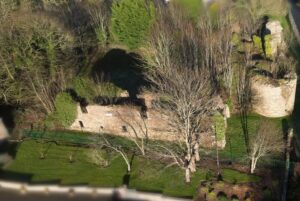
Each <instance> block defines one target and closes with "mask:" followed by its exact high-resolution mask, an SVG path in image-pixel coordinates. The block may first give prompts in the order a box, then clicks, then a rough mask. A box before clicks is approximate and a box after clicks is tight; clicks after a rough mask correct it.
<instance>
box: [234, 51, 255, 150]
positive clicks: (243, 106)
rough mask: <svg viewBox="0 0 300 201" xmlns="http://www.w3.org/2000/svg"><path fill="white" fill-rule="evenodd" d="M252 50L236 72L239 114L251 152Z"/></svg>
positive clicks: (242, 60) (247, 145)
mask: <svg viewBox="0 0 300 201" xmlns="http://www.w3.org/2000/svg"><path fill="white" fill-rule="evenodd" d="M251 64H252V63H251V53H250V50H247V49H246V51H245V54H244V55H243V58H242V59H241V63H240V64H239V65H238V69H237V74H236V76H235V77H236V83H237V84H236V95H237V105H238V111H239V116H240V120H241V125H242V130H243V135H244V140H245V145H246V149H247V153H248V154H249V152H250V150H249V146H250V145H249V133H248V113H249V110H250V104H251V87H250V67H251Z"/></svg>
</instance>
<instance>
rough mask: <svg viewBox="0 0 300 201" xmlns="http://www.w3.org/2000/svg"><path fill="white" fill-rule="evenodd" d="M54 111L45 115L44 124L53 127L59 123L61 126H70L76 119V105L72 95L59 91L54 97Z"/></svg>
mask: <svg viewBox="0 0 300 201" xmlns="http://www.w3.org/2000/svg"><path fill="white" fill-rule="evenodd" d="M54 104H55V111H54V112H53V114H51V115H50V116H49V117H47V119H46V122H45V125H46V126H48V127H53V126H54V125H61V126H63V127H68V126H70V125H71V124H72V123H73V122H74V121H75V119H76V116H77V107H76V103H75V102H74V101H73V100H72V97H71V96H70V95H69V94H68V93H65V92H62V93H59V94H58V95H57V96H56V98H55V103H54Z"/></svg>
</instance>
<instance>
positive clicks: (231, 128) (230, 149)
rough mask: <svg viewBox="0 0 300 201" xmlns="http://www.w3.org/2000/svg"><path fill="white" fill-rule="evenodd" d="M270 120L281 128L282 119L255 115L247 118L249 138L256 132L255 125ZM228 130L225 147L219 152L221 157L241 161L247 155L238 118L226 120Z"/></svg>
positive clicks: (234, 116)
mask: <svg viewBox="0 0 300 201" xmlns="http://www.w3.org/2000/svg"><path fill="white" fill-rule="evenodd" d="M266 119H268V120H270V121H272V123H273V124H274V125H275V126H276V127H277V128H279V129H281V127H282V120H283V119H282V118H271V119H270V118H266V117H262V116H259V115H256V114H250V115H249V116H248V132H249V137H251V136H254V135H255V134H256V131H257V125H258V124H259V123H260V122H261V121H263V120H266ZM227 124H228V128H227V130H226V140H227V143H226V147H225V149H223V150H220V154H221V157H224V158H228V159H229V158H230V159H232V160H234V161H236V160H243V158H245V156H246V155H247V152H246V146H245V141H244V137H243V135H241V133H242V127H241V121H240V118H239V116H237V115H233V116H232V117H231V118H229V119H228V120H227Z"/></svg>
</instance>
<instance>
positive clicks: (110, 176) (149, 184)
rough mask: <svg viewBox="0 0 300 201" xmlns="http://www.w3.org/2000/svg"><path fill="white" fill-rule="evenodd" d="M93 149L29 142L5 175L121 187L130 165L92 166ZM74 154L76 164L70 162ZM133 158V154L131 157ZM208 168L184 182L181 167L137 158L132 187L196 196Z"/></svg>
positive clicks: (233, 176) (238, 178)
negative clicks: (41, 154)
mask: <svg viewBox="0 0 300 201" xmlns="http://www.w3.org/2000/svg"><path fill="white" fill-rule="evenodd" d="M42 149H44V150H45V149H46V150H47V154H46V158H45V159H40V158H39V157H40V154H39V153H40V151H41V150H42ZM90 151H91V149H88V148H78V147H72V146H63V145H57V144H55V143H44V144H41V143H38V142H36V141H33V140H27V141H24V142H23V143H21V144H20V145H19V147H18V150H17V155H16V158H15V160H14V161H13V162H12V163H11V164H10V165H9V166H8V167H6V168H5V170H4V171H3V173H2V174H4V175H2V176H5V172H7V174H9V175H11V174H13V173H14V174H16V175H21V174H30V175H32V177H31V179H30V180H29V181H28V182H32V183H44V182H54V183H59V184H62V185H79V184H86V185H90V186H101V187H119V186H121V185H122V184H123V176H124V175H125V174H126V169H127V167H126V164H125V162H124V161H123V159H122V158H120V157H119V156H118V155H114V156H113V157H112V161H111V164H110V165H109V166H108V167H106V168H104V167H100V166H97V165H96V164H94V163H92V160H91V159H90V157H89V153H90ZM70 153H73V154H74V162H73V163H70V162H69V159H68V157H69V155H70ZM129 157H131V155H129ZM208 175H212V173H211V171H209V170H207V169H198V171H197V172H196V173H195V174H193V178H192V182H191V184H189V185H187V184H185V182H184V171H183V170H181V169H179V168H177V167H174V166H173V167H166V166H165V165H164V164H162V163H160V162H157V161H151V160H149V159H148V160H146V159H144V158H142V157H138V156H135V157H134V158H133V161H132V172H131V176H130V181H129V187H130V188H134V189H137V190H142V191H151V192H161V193H163V194H165V195H169V196H176V197H192V196H193V195H194V193H195V192H196V189H197V187H198V186H199V184H200V181H203V180H206V179H212V177H211V176H210V177H208ZM258 180H259V178H257V177H253V176H249V175H247V174H243V173H240V172H237V171H235V170H224V181H228V182H234V183H243V182H256V181H258Z"/></svg>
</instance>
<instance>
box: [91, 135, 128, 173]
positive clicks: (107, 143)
mask: <svg viewBox="0 0 300 201" xmlns="http://www.w3.org/2000/svg"><path fill="white" fill-rule="evenodd" d="M96 140H97V142H96V143H97V145H98V147H99V148H100V149H101V148H103V147H107V148H109V149H112V150H113V151H115V152H116V153H118V154H119V155H120V156H121V157H122V158H123V160H124V161H125V163H126V165H127V172H128V173H130V172H131V162H130V159H129V157H128V155H127V153H126V151H125V149H124V148H123V147H122V145H120V144H116V143H114V142H113V141H111V140H109V139H108V138H107V137H105V135H104V134H101V132H99V138H98V139H96ZM97 158H98V159H99V160H100V161H102V160H103V158H101V157H97ZM94 159H95V157H94ZM100 161H99V162H100Z"/></svg>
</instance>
